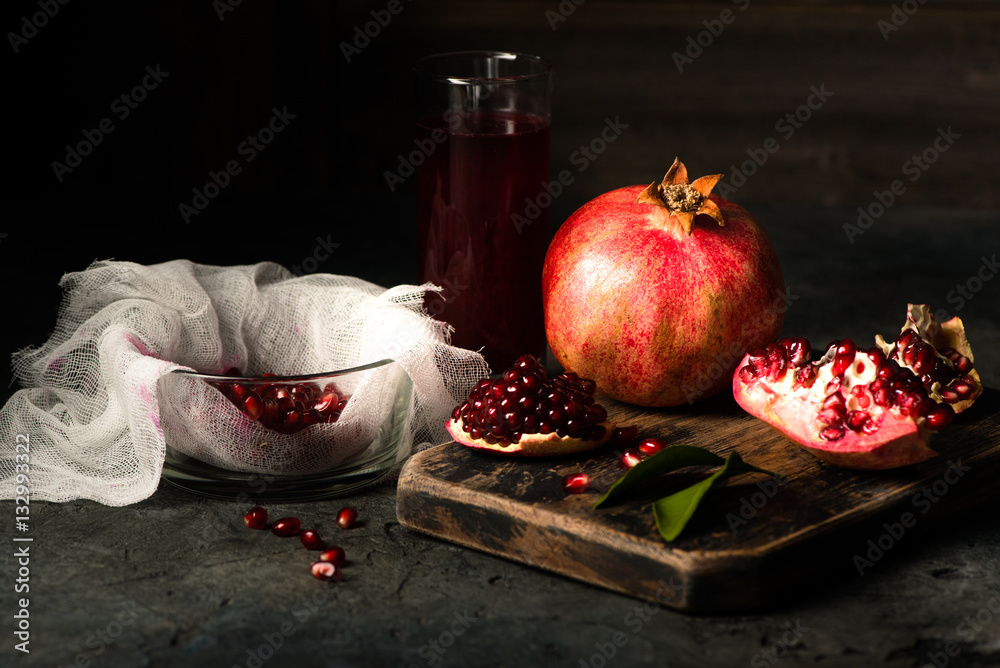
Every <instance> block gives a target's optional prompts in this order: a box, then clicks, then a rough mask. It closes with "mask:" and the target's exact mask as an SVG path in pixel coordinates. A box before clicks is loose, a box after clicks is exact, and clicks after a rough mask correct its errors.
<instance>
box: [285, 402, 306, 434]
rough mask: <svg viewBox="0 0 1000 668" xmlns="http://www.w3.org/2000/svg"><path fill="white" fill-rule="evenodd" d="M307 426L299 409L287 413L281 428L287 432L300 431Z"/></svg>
mask: <svg viewBox="0 0 1000 668" xmlns="http://www.w3.org/2000/svg"><path fill="white" fill-rule="evenodd" d="M304 426H305V424H304V422H303V419H302V412H301V411H300V410H299V409H298V408H293V409H292V410H290V411H288V412H287V413H285V417H284V418H283V419H282V421H281V428H282V430H284V431H286V432H289V433H291V432H294V431H298V430H299V429H301V428H302V427H304Z"/></svg>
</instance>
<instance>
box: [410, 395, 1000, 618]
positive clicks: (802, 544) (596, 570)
mask: <svg viewBox="0 0 1000 668" xmlns="http://www.w3.org/2000/svg"><path fill="white" fill-rule="evenodd" d="M998 395H1000V393H998V392H997V391H996V390H987V391H986V392H984V393H983V395H982V397H981V398H980V400H979V401H978V402H977V403H976V405H975V406H973V408H971V409H970V410H969V411H967V412H965V413H963V414H962V415H961V416H960V417H959V418H958V419H957V420H956V421H955V422H954V423H953V424H952V425H951V426H950V427H948V428H947V429H946V430H944V431H942V432H941V433H940V434H939V435H938V437H937V438H936V439H935V441H934V442H933V444H932V445H933V446H934V447H935V449H936V450H937V451H938V452H939V454H940V456H939V457H937V458H935V459H933V460H931V461H928V462H925V463H923V464H920V465H916V466H911V467H907V468H903V469H896V470H892V471H882V472H866V471H850V470H845V469H838V468H835V467H832V466H829V465H827V464H825V463H823V462H821V461H819V460H817V459H816V458H814V457H813V456H812V455H810V454H808V453H807V452H805V451H803V450H801V449H800V448H798V447H797V446H796V445H795V444H794V443H792V442H791V441H789V440H787V439H786V438H785V437H784V436H783V435H781V434H780V433H779V432H777V431H776V430H774V429H772V428H771V427H769V426H768V425H766V424H764V423H763V422H761V421H759V420H757V419H756V418H753V417H752V416H750V415H748V414H746V413H745V412H743V411H742V409H740V408H739V407H738V406H737V405H736V403H735V401H733V399H732V398H731V397H729V396H722V397H717V398H715V399H712V400H710V401H708V402H705V403H703V404H700V405H696V406H694V407H684V408H673V409H642V408H637V407H634V406H627V405H624V404H620V403H618V402H615V401H614V400H611V399H609V398H607V397H604V398H602V403H604V404H605V406H607V407H608V408H609V415H610V419H611V420H615V421H617V422H618V423H619V424H634V425H637V426H638V427H639V430H640V431H639V435H640V437H645V436H653V435H655V436H658V437H661V438H663V439H665V440H666V441H667V442H668V443H670V444H681V443H683V444H690V445H699V446H702V447H705V448H708V449H710V450H712V451H714V452H716V453H718V454H720V455H723V456H724V455H725V454H726V453H728V452H730V451H732V450H736V451H738V452H739V453H740V455H741V456H743V458H744V459H745V460H746V461H747V462H748V463H751V464H754V465H756V466H760V467H762V468H765V469H768V470H771V471H775V472H779V473H782V474H784V475H785V479H784V480H783V481H782V482H781V483H780V484H778V483H776V482H774V480H773V479H771V478H769V477H767V476H763V475H759V474H749V475H742V476H737V477H735V478H732V479H731V480H729V481H727V482H726V483H723V484H722V485H721V486H719V487H718V488H714V489H713V490H712V491H710V492H709V494H708V495H707V496H706V497H705V499H704V500H703V502H702V505H701V506H700V507H699V509H698V510H697V512H696V513H695V515H694V517H693V518H692V520H691V521H690V523H689V524H688V526H687V527H686V529H685V530H684V532H683V533H682V534H681V535H680V536H679V537H678V539H677V540H675V541H674V542H673V543H669V544H668V543H666V542H665V541H664V540H663V539H662V538H661V537H660V535H659V533H658V532H657V530H656V525H655V522H654V520H653V514H652V510H651V508H650V503H651V502H652V501H653V500H655V499H656V498H659V497H662V496H666V495H668V494H671V493H673V492H674V491H678V490H680V489H681V488H683V487H685V486H688V485H690V484H693V483H694V482H696V481H697V480H699V479H701V478H703V477H705V476H706V475H707V473H708V472H709V471H710V470H712V469H707V468H690V469H684V470H682V471H679V472H676V473H672V474H670V475H669V476H667V477H664V478H663V479H662V480H659V481H657V482H656V483H655V488H653V489H648V490H646V489H644V490H640V491H639V494H638V495H636V496H633V497H630V498H629V499H628V500H625V501H622V502H616V503H615V504H613V505H610V506H609V507H606V508H605V507H602V508H600V509H594V508H593V505H594V502H595V501H596V500H597V498H598V497H599V495H600V494H602V493H603V492H604V491H605V490H607V488H608V487H609V486H610V485H611V484H613V483H614V481H615V480H617V479H618V478H619V477H620V476H621V475H622V473H623V470H622V469H621V468H619V465H618V462H617V454H618V453H617V452H616V451H615V450H614V449H613V448H610V447H604V448H601V449H599V450H597V451H595V452H593V453H589V454H584V455H579V456H571V457H563V458H535V459H528V458H514V457H505V456H502V455H493V454H490V453H483V452H479V451H474V450H471V449H469V448H465V447H463V446H461V445H458V444H456V443H453V442H452V443H446V444H444V445H441V446H438V447H435V448H432V449H430V450H426V451H424V452H421V453H418V454H417V455H415V456H414V457H413V458H411V459H410V460H409V461H408V462H407V464H406V465H405V467H404V469H403V471H402V474H401V476H400V480H399V489H398V500H397V515H398V517H399V521H400V522H401V523H402V524H403V525H404V526H406V527H409V528H411V529H414V530H417V531H420V532H424V533H427V534H430V535H433V536H437V537H439V538H442V539H444V540H448V541H452V542H455V543H458V544H461V545H465V546H468V547H472V548H476V549H479V550H484V551H486V552H490V553H492V554H495V555H499V556H501V557H506V558H509V559H513V560H516V561H520V562H523V563H525V564H529V565H532V566H536V567H539V568H542V569H546V570H549V571H554V572H556V573H560V574H563V575H566V576H569V577H572V578H576V579H579V580H582V581H584V582H588V583H591V584H593V585H597V586H601V587H606V588H609V589H612V590H615V591H619V592H622V593H624V594H628V595H630V596H635V597H638V598H642V599H646V600H651V601H656V602H658V603H662V604H664V605H668V606H670V607H673V608H676V609H680V610H687V611H699V612H721V611H737V610H743V609H747V608H753V607H757V606H760V605H764V604H767V603H770V602H773V601H775V600H777V599H780V598H781V597H783V596H787V595H789V594H794V592H795V591H796V588H798V587H801V586H802V585H804V584H806V583H808V582H810V581H816V580H823V579H826V578H828V577H830V576H831V574H833V573H835V572H836V573H838V575H837V576H838V577H851V576H852V573H853V575H854V576H858V575H864V574H865V573H866V572H870V571H871V569H877V568H879V566H880V564H879V562H880V561H881V560H882V559H883V558H884V556H885V554H887V553H888V552H889V551H891V550H894V549H906V545H908V544H912V543H913V542H915V541H917V540H919V535H920V534H921V533H922V532H924V531H926V530H928V529H930V528H932V527H933V526H935V525H936V524H938V523H939V522H940V521H941V520H942V519H944V518H947V517H949V516H954V515H955V514H957V513H961V512H963V511H966V510H968V509H970V508H972V507H975V506H979V505H982V504H984V503H986V502H988V501H989V500H990V499H991V498H992V497H994V496H995V495H996V492H997V491H998V488H1000V482H998V476H997V467H998V460H1000V452H998V445H1000V416H998V408H1000V396H998ZM577 471H586V472H587V473H589V474H590V475H591V476H592V477H593V484H592V486H591V489H590V490H589V491H588V492H586V493H584V494H580V495H573V494H566V493H565V492H564V491H563V489H562V487H561V481H562V478H563V476H565V475H567V474H570V473H575V472H577ZM883 567H884V565H883Z"/></svg>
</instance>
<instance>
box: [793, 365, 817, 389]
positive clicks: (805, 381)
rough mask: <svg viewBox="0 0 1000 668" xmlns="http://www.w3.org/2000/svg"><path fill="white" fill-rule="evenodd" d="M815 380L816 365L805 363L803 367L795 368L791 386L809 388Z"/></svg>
mask: <svg viewBox="0 0 1000 668" xmlns="http://www.w3.org/2000/svg"><path fill="white" fill-rule="evenodd" d="M815 382H816V367H814V366H813V365H812V364H807V365H806V366H804V367H801V368H799V369H796V370H795V381H794V383H793V387H804V388H807V389H808V388H810V387H812V386H813V383H815Z"/></svg>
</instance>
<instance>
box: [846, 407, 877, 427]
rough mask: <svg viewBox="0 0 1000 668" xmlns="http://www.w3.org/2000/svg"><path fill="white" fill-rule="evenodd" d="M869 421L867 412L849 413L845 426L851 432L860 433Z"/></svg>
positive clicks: (869, 417)
mask: <svg viewBox="0 0 1000 668" xmlns="http://www.w3.org/2000/svg"><path fill="white" fill-rule="evenodd" d="M870 419H871V416H870V415H869V414H868V411H851V412H850V413H848V414H847V419H846V420H845V424H846V425H847V427H848V428H849V429H851V430H852V431H860V430H861V429H862V428H863V427H864V426H865V424H866V423H867V422H868V421H869V420H870Z"/></svg>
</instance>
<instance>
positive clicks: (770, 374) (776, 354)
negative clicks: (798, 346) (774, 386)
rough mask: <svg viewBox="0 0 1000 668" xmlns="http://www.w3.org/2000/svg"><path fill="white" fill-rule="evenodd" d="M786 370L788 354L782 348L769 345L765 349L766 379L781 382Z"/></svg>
mask: <svg viewBox="0 0 1000 668" xmlns="http://www.w3.org/2000/svg"><path fill="white" fill-rule="evenodd" d="M787 368H788V354H787V352H786V351H785V348H784V346H780V345H777V344H774V343H772V344H770V345H768V347H767V378H768V380H781V379H782V378H783V377H784V376H785V371H786V369H787Z"/></svg>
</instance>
